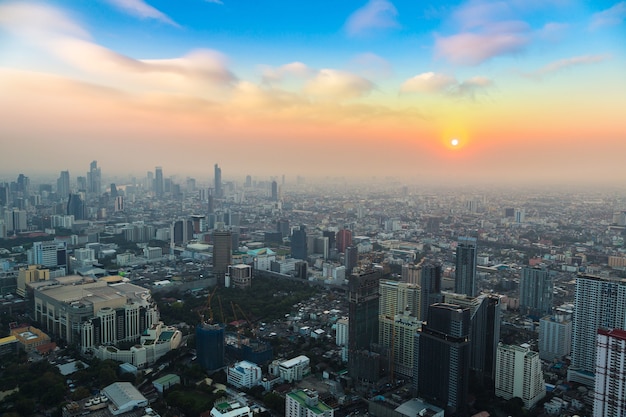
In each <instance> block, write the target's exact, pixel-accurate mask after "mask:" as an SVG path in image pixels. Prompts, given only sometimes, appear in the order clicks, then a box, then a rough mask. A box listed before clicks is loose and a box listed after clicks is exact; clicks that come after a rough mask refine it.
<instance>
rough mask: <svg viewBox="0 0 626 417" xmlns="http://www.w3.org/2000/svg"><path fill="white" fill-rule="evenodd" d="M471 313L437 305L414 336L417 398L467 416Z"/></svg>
mask: <svg viewBox="0 0 626 417" xmlns="http://www.w3.org/2000/svg"><path fill="white" fill-rule="evenodd" d="M469 333H470V310H469V309H468V308H462V307H461V306H458V305H454V304H445V303H438V304H433V305H431V306H430V307H429V309H428V316H427V321H426V323H424V324H423V325H422V329H421V331H418V332H417V333H416V334H415V358H416V359H415V360H416V362H417V363H416V366H415V367H414V369H413V389H414V391H415V393H416V396H419V397H422V398H424V399H426V400H427V401H429V402H431V403H432V404H434V405H436V406H438V407H441V408H444V409H446V411H447V413H451V414H455V415H456V414H459V415H465V413H466V411H465V410H466V407H467V399H468V384H469V362H470V346H469Z"/></svg>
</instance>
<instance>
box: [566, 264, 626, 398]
mask: <svg viewBox="0 0 626 417" xmlns="http://www.w3.org/2000/svg"><path fill="white" fill-rule="evenodd" d="M625 324H626V280H623V279H616V278H600V277H594V276H579V277H577V278H576V296H575V301H574V317H573V321H572V329H573V335H572V363H571V365H570V367H569V369H568V371H567V379H568V380H569V381H574V382H578V383H581V384H585V385H586V386H588V387H593V386H594V373H595V371H596V335H597V332H598V329H625Z"/></svg>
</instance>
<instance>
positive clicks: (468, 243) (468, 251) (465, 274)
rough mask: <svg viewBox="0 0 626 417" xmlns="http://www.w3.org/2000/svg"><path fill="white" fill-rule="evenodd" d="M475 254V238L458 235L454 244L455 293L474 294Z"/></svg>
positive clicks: (471, 295)
mask: <svg viewBox="0 0 626 417" xmlns="http://www.w3.org/2000/svg"><path fill="white" fill-rule="evenodd" d="M476 256H477V254H476V239H475V238H473V237H460V238H459V241H458V243H457V246H456V272H455V278H454V292H455V293H457V294H465V295H469V296H470V297H473V296H475V295H476Z"/></svg>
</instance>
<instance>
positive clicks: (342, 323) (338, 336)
mask: <svg viewBox="0 0 626 417" xmlns="http://www.w3.org/2000/svg"><path fill="white" fill-rule="evenodd" d="M349 326H350V321H349V319H348V318H347V317H342V318H340V319H339V320H337V330H336V332H335V344H336V345H337V346H345V345H347V344H348V328H349Z"/></svg>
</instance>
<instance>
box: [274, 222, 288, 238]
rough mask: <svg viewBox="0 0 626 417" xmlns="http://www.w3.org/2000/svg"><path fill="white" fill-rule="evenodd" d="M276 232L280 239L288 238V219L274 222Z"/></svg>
mask: <svg viewBox="0 0 626 417" xmlns="http://www.w3.org/2000/svg"><path fill="white" fill-rule="evenodd" d="M276 231H278V232H280V233H281V235H282V237H287V236H289V232H290V229H289V220H288V219H280V220H278V221H277V222H276Z"/></svg>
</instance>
